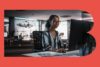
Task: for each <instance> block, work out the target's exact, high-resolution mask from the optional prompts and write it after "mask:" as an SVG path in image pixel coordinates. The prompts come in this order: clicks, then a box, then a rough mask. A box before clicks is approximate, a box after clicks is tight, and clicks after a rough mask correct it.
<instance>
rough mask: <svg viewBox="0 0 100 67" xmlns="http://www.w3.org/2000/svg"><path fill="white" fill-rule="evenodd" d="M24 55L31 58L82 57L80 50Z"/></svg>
mask: <svg viewBox="0 0 100 67" xmlns="http://www.w3.org/2000/svg"><path fill="white" fill-rule="evenodd" d="M22 55H23V56H29V57H62V56H66V57H80V53H79V50H74V51H67V52H66V53H58V52H52V51H45V52H36V53H27V54H22Z"/></svg>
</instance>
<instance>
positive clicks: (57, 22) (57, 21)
mask: <svg viewBox="0 0 100 67" xmlns="http://www.w3.org/2000/svg"><path fill="white" fill-rule="evenodd" d="M59 23H60V22H59V17H55V18H54V19H53V24H52V26H51V27H52V28H54V29H55V28H57V27H58V26H59Z"/></svg>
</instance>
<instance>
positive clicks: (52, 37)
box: [42, 15, 65, 52]
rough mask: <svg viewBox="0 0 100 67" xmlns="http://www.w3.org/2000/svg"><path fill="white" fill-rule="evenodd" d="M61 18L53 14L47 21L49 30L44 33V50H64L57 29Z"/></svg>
mask: <svg viewBox="0 0 100 67" xmlns="http://www.w3.org/2000/svg"><path fill="white" fill-rule="evenodd" d="M59 23H60V18H59V16H57V15H51V16H50V17H49V19H48V20H47V23H46V29H47V31H46V32H44V34H43V37H42V38H43V39H42V45H43V50H44V51H46V50H47V51H56V52H64V51H65V50H64V48H63V44H62V41H61V38H60V36H59V34H58V31H56V28H57V27H58V26H59Z"/></svg>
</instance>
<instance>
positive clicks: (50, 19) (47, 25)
mask: <svg viewBox="0 0 100 67" xmlns="http://www.w3.org/2000/svg"><path fill="white" fill-rule="evenodd" d="M55 17H57V18H59V16H57V15H51V16H50V17H49V19H48V20H47V23H46V25H45V27H46V29H47V30H49V28H50V27H51V25H52V20H53V19H54V18H55Z"/></svg>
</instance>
